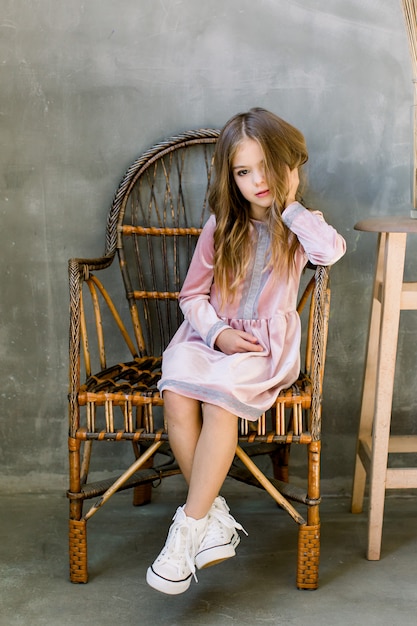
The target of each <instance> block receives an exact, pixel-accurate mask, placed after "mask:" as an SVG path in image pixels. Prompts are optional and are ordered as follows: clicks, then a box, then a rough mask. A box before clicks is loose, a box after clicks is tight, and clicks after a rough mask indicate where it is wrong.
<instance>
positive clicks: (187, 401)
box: [163, 390, 201, 423]
mask: <svg viewBox="0 0 417 626" xmlns="http://www.w3.org/2000/svg"><path fill="white" fill-rule="evenodd" d="M163 399H164V412H165V419H166V420H167V422H168V423H169V422H173V421H177V422H178V421H179V422H182V421H189V420H190V419H196V418H198V419H199V418H200V415H201V408H200V402H199V401H198V400H194V399H193V398H187V397H186V396H181V395H180V394H178V393H175V392H174V391H169V390H166V391H164V394H163Z"/></svg>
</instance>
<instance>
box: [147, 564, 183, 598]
mask: <svg viewBox="0 0 417 626" xmlns="http://www.w3.org/2000/svg"><path fill="white" fill-rule="evenodd" d="M192 577H193V575H192V574H190V575H189V576H188V577H187V578H185V579H184V580H168V579H166V578H163V577H162V576H159V575H158V574H157V573H156V572H154V570H153V569H152V567H148V571H147V572H146V582H147V583H148V585H149V586H150V587H153V589H156V590H157V591H161V592H162V593H166V594H168V595H170V596H176V595H177V594H179V593H184V591H187V589H188V587H189V586H190V584H191V579H192Z"/></svg>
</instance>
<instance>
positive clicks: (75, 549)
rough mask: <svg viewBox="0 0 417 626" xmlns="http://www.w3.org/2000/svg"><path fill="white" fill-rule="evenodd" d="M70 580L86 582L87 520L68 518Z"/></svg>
mask: <svg viewBox="0 0 417 626" xmlns="http://www.w3.org/2000/svg"><path fill="white" fill-rule="evenodd" d="M69 557H70V580H71V582H72V583H87V582H88V570H87V521H86V520H73V519H70V520H69Z"/></svg>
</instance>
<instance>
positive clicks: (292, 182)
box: [285, 167, 300, 208]
mask: <svg viewBox="0 0 417 626" xmlns="http://www.w3.org/2000/svg"><path fill="white" fill-rule="evenodd" d="M288 184H289V191H288V196H287V199H286V200H285V208H287V206H289V205H290V204H292V202H295V201H296V200H295V196H296V195H297V189H298V185H299V184H300V177H299V174H298V167H295V168H294V169H293V170H290V169H289V168H288Z"/></svg>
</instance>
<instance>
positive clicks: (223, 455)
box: [185, 404, 238, 519]
mask: <svg viewBox="0 0 417 626" xmlns="http://www.w3.org/2000/svg"><path fill="white" fill-rule="evenodd" d="M237 435H238V433H237V417H236V416H235V415H233V414H232V413H229V411H226V410H225V409H222V408H220V407H218V406H215V405H213V404H203V426H202V428H201V433H200V436H199V438H198V442H197V446H196V448H195V453H194V461H193V465H192V472H191V479H190V482H189V490H188V497H187V502H186V504H185V511H186V513H187V515H189V516H190V517H193V518H194V519H200V518H202V517H204V516H205V515H207V513H208V512H209V510H210V508H211V505H212V504H213V502H214V499H215V498H216V497H217V496H218V494H219V491H220V489H221V487H222V485H223V482H224V480H225V478H226V476H227V473H228V471H229V468H230V466H231V464H232V461H233V458H234V455H235V452H236V445H237Z"/></svg>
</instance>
